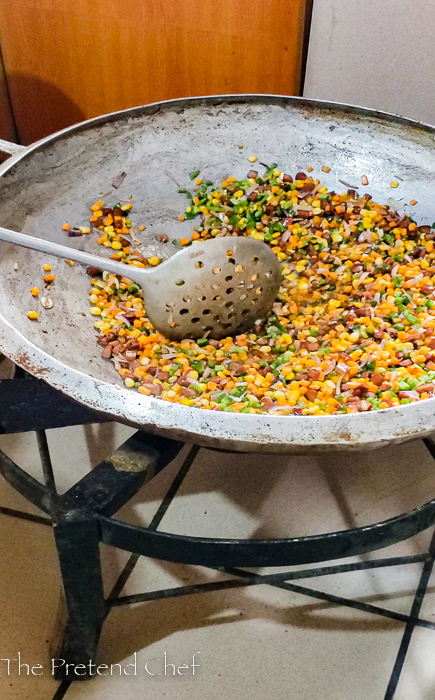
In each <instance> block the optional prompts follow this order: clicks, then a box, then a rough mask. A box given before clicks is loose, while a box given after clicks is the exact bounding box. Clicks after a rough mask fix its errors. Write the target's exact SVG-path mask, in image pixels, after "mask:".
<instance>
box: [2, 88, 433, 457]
mask: <svg viewBox="0 0 435 700" xmlns="http://www.w3.org/2000/svg"><path fill="white" fill-rule="evenodd" d="M239 144H243V146H244V148H243V150H240V149H239V148H238V145H239ZM0 148H1V145H0ZM8 148H9V147H8V145H4V144H3V150H5V149H8ZM13 149H15V153H16V154H15V155H13V157H12V158H10V159H9V160H8V161H7V162H6V163H5V164H3V166H2V167H1V168H0V225H2V226H5V227H8V228H12V229H16V230H18V231H24V232H26V233H29V234H33V235H35V236H40V237H45V238H48V239H50V240H53V241H57V242H65V235H64V233H63V232H62V230H61V227H62V224H63V223H64V221H69V222H70V223H73V224H79V223H81V220H82V221H83V222H85V221H86V217H87V214H88V211H87V207H86V204H89V203H90V201H92V200H93V199H94V198H95V197H97V196H98V195H99V194H100V193H105V192H107V191H109V190H111V189H112V188H111V183H112V181H113V179H114V178H115V176H116V175H118V174H119V173H120V172H122V171H125V172H126V173H127V178H126V179H125V181H124V183H123V184H122V185H121V187H120V188H119V189H118V190H117V191H116V192H117V194H116V195H114V197H115V198H116V199H118V198H126V197H127V196H128V195H129V194H132V195H133V196H134V200H133V201H134V207H135V208H134V218H135V219H136V220H138V221H141V222H143V223H146V225H147V230H146V235H145V236H144V248H145V250H146V252H148V253H150V252H151V251H152V252H158V254H161V255H168V254H170V252H171V250H172V251H174V248H173V247H172V246H171V245H170V243H169V244H161V243H159V242H158V241H157V238H156V237H157V235H158V234H159V233H166V234H169V236H171V237H177V238H178V237H180V236H181V235H184V234H185V233H186V234H187V233H188V231H190V225H189V223H188V222H186V223H185V224H180V223H179V222H178V221H177V216H178V214H179V213H180V211H182V209H183V206H184V204H185V201H184V199H183V196H182V195H180V194H178V193H177V187H176V185H175V183H174V181H177V182H178V183H180V184H181V185H186V184H188V182H189V181H188V175H187V173H188V172H189V171H192V170H198V169H200V170H201V174H202V175H203V176H205V177H206V178H207V179H210V180H220V179H221V178H222V177H224V176H225V175H228V174H229V173H234V174H235V175H238V176H243V175H244V174H245V173H246V171H247V170H248V169H249V168H250V167H251V166H250V163H249V162H248V157H249V156H250V155H251V154H255V155H257V156H258V158H259V160H260V161H262V162H264V163H271V162H273V161H274V162H278V163H279V164H280V165H282V167H283V168H285V170H287V171H288V172H295V171H298V170H301V169H303V168H306V167H307V166H308V165H311V166H312V167H313V168H314V174H316V175H317V174H319V173H320V169H321V167H322V166H323V165H329V166H330V167H331V168H332V169H331V172H330V173H329V174H325V173H322V178H323V179H324V181H325V182H326V184H328V185H329V186H330V187H332V188H334V189H337V190H338V191H340V190H341V189H342V188H343V187H344V185H342V184H340V183H339V182H338V181H339V180H340V179H341V180H344V181H345V182H348V183H350V184H352V185H358V184H360V182H361V179H360V178H361V175H363V174H364V175H367V177H368V179H369V183H370V184H369V187H368V188H367V189H368V191H370V192H371V193H373V194H374V196H375V197H377V198H379V200H380V201H386V200H387V199H388V198H389V197H391V196H392V193H394V196H395V197H396V198H399V197H403V198H404V200H403V201H406V202H409V201H410V200H411V199H416V200H418V202H419V204H418V208H417V212H418V214H417V215H418V218H419V220H420V221H421V222H422V223H432V221H433V220H434V219H435V129H433V128H431V127H429V126H425V125H422V124H418V123H416V122H411V121H409V120H406V119H401V118H399V117H395V116H391V115H386V114H380V113H377V112H374V111H370V110H364V109H360V108H355V107H348V106H345V105H337V104H328V103H322V102H314V101H309V100H304V99H299V98H289V97H279V96H269V95H242V96H240V95H239V96H224V97H206V98H193V99H182V100H173V101H170V102H162V103H158V104H153V105H147V106H145V107H138V108H135V109H131V110H127V111H124V112H118V113H115V114H110V115H108V116H104V117H99V118H97V119H93V120H90V121H88V122H84V123H83V124H79V125H77V126H74V127H71V128H69V129H66V130H64V131H62V132H59V133H58V134H55V135H53V136H50V137H48V138H46V139H43V140H42V141H40V142H38V143H36V144H34V145H32V146H30V147H28V148H24V149H22V150H20V151H19V152H17V151H16V149H17V147H16V146H12V145H11V149H10V150H13ZM391 180H398V181H399V182H400V188H399V189H398V190H391V189H390V186H389V183H390V181H391ZM80 217H82V219H81V220H80ZM183 227H184V228H183ZM68 242H69V243H70V244H71V245H75V246H78V247H83V248H84V249H87V250H88V251H93V252H95V245H96V243H95V239H93V240H92V239H91V237H89V236H86V237H83V238H80V239H68ZM165 251H166V252H165ZM0 258H1V259H0V299H1V305H0V350H2V351H3V352H4V353H5V354H6V355H8V356H9V357H10V358H11V359H12V360H13V361H14V362H16V363H17V364H18V365H20V366H22V367H24V368H25V369H27V370H28V371H29V372H31V373H32V374H33V375H35V376H37V377H41V378H42V379H44V380H45V381H47V382H48V383H50V384H51V385H52V386H54V387H56V388H58V389H60V390H61V391H63V392H64V393H65V394H68V395H69V396H71V397H72V398H74V399H76V400H77V401H80V402H81V403H83V404H85V405H87V406H89V407H91V408H94V409H97V410H99V411H102V412H104V413H106V414H109V415H110V416H113V418H114V419H116V420H119V421H121V422H124V423H128V424H130V425H133V426H137V427H138V428H146V429H147V430H151V431H154V432H161V433H163V432H164V433H166V434H168V435H170V436H173V437H177V438H182V439H184V440H188V441H192V442H196V443H198V444H202V445H210V446H214V447H219V448H225V449H231V450H238V451H265V452H299V453H301V452H315V451H324V450H335V449H342V450H343V449H345V450H349V449H362V448H368V447H371V448H372V447H378V446H381V445H385V444H387V443H392V442H401V441H404V440H409V439H411V438H413V437H417V436H421V435H424V434H426V433H428V432H430V431H432V430H434V429H435V399H430V400H427V401H421V402H419V403H416V404H409V405H405V406H403V407H401V408H400V409H395V408H390V409H386V410H382V411H376V412H371V413H361V414H356V415H339V416H319V417H314V416H303V417H302V416H301V417H299V416H269V415H250V414H242V415H237V417H236V418H235V417H234V415H233V414H231V413H223V412H222V413H221V412H216V411H206V410H200V409H197V408H190V407H187V406H182V405H178V404H171V403H168V402H164V401H161V400H159V399H155V398H152V397H148V396H142V395H140V394H138V393H136V392H133V391H129V390H127V389H124V388H121V389H120V388H117V387H116V386H115V385H116V384H117V382H118V381H119V380H118V375H117V373H116V371H115V369H114V367H113V366H112V365H111V364H110V363H108V362H106V361H104V360H103V359H101V357H100V350H99V348H97V346H96V343H95V331H94V329H93V323H92V317H91V316H90V315H89V313H88V308H89V305H88V290H89V278H88V277H87V276H86V274H85V272H84V270H82V269H80V268H79V267H78V266H76V267H73V268H71V267H69V266H68V265H67V264H65V263H64V262H63V261H58V260H55V259H54V258H53V259H51V260H48V259H47V256H43V255H41V254H39V253H36V252H33V251H29V250H24V249H17V248H13V247H12V246H10V245H8V244H1V247H0ZM44 262H50V263H51V264H52V266H53V271H54V273H55V274H56V277H57V278H56V283H55V285H54V287H53V289H52V290H51V292H50V296H51V297H52V298H53V301H54V308H53V309H52V310H50V311H46V312H44V313H43V314H41V318H40V321H39V322H38V323H31V322H30V321H29V320H28V319H27V310H28V309H29V308H30V307H29V305H30V303H31V297H30V293H29V289H30V287H32V286H34V285H37V284H38V283H39V284H40V282H41V278H42V264H43V263H44ZM16 267H18V269H17V270H16V269H14V268H16Z"/></svg>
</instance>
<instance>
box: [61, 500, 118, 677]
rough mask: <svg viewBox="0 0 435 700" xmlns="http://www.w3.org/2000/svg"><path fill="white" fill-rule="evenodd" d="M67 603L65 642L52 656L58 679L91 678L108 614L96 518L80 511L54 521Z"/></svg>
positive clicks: (66, 514)
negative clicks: (106, 612) (91, 670)
mask: <svg viewBox="0 0 435 700" xmlns="http://www.w3.org/2000/svg"><path fill="white" fill-rule="evenodd" d="M54 534H55V539H56V546H57V552H58V557H59V565H60V570H61V575H62V582H63V590H64V595H65V603H66V615H67V619H66V626H65V631H64V637H63V642H62V644H61V646H60V648H59V649H58V650H56V651H55V653H54V655H53V656H52V668H53V670H54V675H55V678H56V679H57V680H64V679H68V680H84V679H86V678H89V675H90V663H92V662H93V661H94V660H95V655H96V651H97V646H98V642H99V638H100V634H101V629H102V626H103V622H104V617H105V602H104V592H103V580H102V575H101V566H100V551H99V536H98V526H97V523H96V521H95V520H94V519H93V518H92V517H90V516H87V515H86V514H85V513H83V512H81V511H69V512H66V513H63V514H59V515H58V516H57V518H56V522H55V523H54Z"/></svg>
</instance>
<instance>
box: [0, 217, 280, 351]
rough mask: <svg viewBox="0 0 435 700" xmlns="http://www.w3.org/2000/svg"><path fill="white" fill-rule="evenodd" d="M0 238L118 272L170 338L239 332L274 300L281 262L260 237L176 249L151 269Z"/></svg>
mask: <svg viewBox="0 0 435 700" xmlns="http://www.w3.org/2000/svg"><path fill="white" fill-rule="evenodd" d="M0 240H3V241H7V242H9V243H14V244H16V245H20V246H23V247H25V248H31V249H32V250H38V251H40V252H42V253H48V254H49V255H55V256H56V257H58V258H64V259H69V260H74V261H75V262H78V263H81V264H82V265H88V266H92V267H97V268H98V269H100V270H107V271H108V272H113V273H115V275H122V276H123V277H127V278H128V279H131V280H133V281H134V282H136V283H137V284H139V285H140V286H141V287H142V289H143V290H144V301H145V305H146V313H147V316H148V318H149V319H150V320H151V322H152V323H153V325H154V326H155V328H157V329H158V330H159V331H160V332H161V333H162V334H163V335H165V336H166V337H168V338H171V339H173V340H181V339H182V338H201V337H203V336H204V335H206V336H207V337H210V338H221V337H223V336H227V335H234V334H236V333H243V332H244V331H247V330H249V329H250V328H252V326H253V325H254V324H255V321H257V320H259V319H263V318H265V317H266V316H267V314H268V312H269V311H270V309H271V307H272V304H273V303H274V301H275V300H276V297H277V294H278V290H279V286H280V283H281V267H280V264H279V262H278V259H277V257H276V255H275V254H274V253H273V252H272V251H271V250H270V248H269V247H268V246H267V245H266V244H265V243H262V242H261V241H256V240H255V239H253V238H247V237H235V236H232V237H220V238H215V239H213V240H208V241H203V242H201V243H196V244H195V245H192V246H189V247H188V248H185V249H184V250H181V251H179V252H178V253H175V255H173V256H171V257H170V258H169V259H168V260H166V261H165V262H163V263H162V264H160V265H158V266H157V267H151V268H139V267H135V266H133V265H124V264H123V263H120V262H116V261H115V260H109V259H106V258H101V257H99V256H98V255H92V254H90V253H85V252H84V251H81V250H76V249H75V248H70V247H69V246H63V245H59V244H58V243H52V242H51V241H47V240H44V239H42V238H36V237H33V236H28V235H26V234H23V233H17V232H16V231H10V230H8V229H5V228H0Z"/></svg>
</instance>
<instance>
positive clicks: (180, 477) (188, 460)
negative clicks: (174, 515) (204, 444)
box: [148, 445, 201, 530]
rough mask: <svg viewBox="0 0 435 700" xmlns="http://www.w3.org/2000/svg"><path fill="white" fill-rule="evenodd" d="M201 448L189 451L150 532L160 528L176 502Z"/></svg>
mask: <svg viewBox="0 0 435 700" xmlns="http://www.w3.org/2000/svg"><path fill="white" fill-rule="evenodd" d="M200 449H201V448H200V447H199V446H198V445H193V446H192V447H191V449H190V451H189V454H188V455H187V456H186V459H185V460H184V462H183V464H182V465H181V467H180V469H179V471H178V473H177V476H176V477H175V479H174V481H173V482H172V484H171V485H170V487H169V489H168V491H167V493H166V495H165V496H164V498H163V500H162V502H161V503H160V506H159V507H158V509H157V512H156V514H155V515H154V517H153V519H152V520H151V522H150V524H149V527H148V530H157V528H158V527H159V525H160V523H161V522H162V520H163V518H164V516H165V514H166V512H167V510H168V508H169V506H170V505H171V503H172V501H173V500H174V498H175V496H176V494H177V491H178V489H179V488H180V486H181V484H182V483H183V481H184V479H185V478H186V476H187V472H188V471H189V469H190V467H191V466H192V464H193V462H194V461H195V459H196V457H197V455H198V452H199V450H200Z"/></svg>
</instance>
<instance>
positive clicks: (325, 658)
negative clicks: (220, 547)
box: [66, 586, 409, 700]
mask: <svg viewBox="0 0 435 700" xmlns="http://www.w3.org/2000/svg"><path fill="white" fill-rule="evenodd" d="M261 589H262V590H260V588H259V589H255V592H253V591H252V590H251V589H246V590H237V591H234V590H233V591H224V592H222V591H221V592H214V593H210V594H207V595H203V596H192V597H188V598H183V599H177V600H176V599H172V600H160V601H153V602H151V603H146V604H143V605H139V606H133V607H131V608H126V609H121V608H120V609H117V610H115V611H114V612H113V613H111V615H110V617H109V620H108V622H107V628H106V630H105V635H104V639H103V641H102V645H101V649H100V654H99V663H102V664H103V663H104V664H107V665H110V664H111V663H121V664H122V666H123V667H124V668H125V664H127V663H129V662H131V661H132V660H133V658H134V657H133V654H134V652H135V651H137V652H138V653H137V675H136V676H132V677H130V678H128V677H126V676H125V675H124V676H123V677H119V676H116V675H114V676H111V677H107V678H97V679H96V680H93V681H92V682H91V683H90V684H88V685H87V686H86V688H85V687H84V686H83V685H78V684H74V685H73V686H72V688H71V689H70V690H69V692H68V694H67V696H66V697H67V700H81V698H89V699H92V700H100V698H101V699H102V698H107V697H110V698H111V700H112V699H114V700H115V699H117V698H121V697H122V698H123V699H124V700H130V698H131V700H133V699H134V700H137V698H138V697H145V696H147V697H152V698H153V699H154V700H159V699H160V698H162V699H163V698H168V697H174V696H176V697H177V698H179V699H180V700H183V699H186V700H187V698H189V700H196V699H197V698H198V700H199V699H201V700H202V699H203V698H204V697H207V698H210V699H211V700H215V699H216V700H217V699H218V698H219V700H220V699H221V698H225V699H226V700H248V698H249V700H263V699H264V697H265V696H266V695H267V696H268V697H272V698H276V699H277V700H281V699H282V700H284V699H285V700H288V698H291V699H292V700H318V699H319V700H381V698H382V697H383V691H384V689H385V687H386V683H387V680H388V677H389V674H390V672H391V668H392V665H393V662H394V657H395V653H396V648H397V646H398V643H399V640H400V637H401V633H402V626H401V625H400V623H396V622H393V621H390V620H383V619H380V620H379V621H378V622H377V624H376V625H374V624H373V622H372V621H371V620H370V619H369V618H368V616H367V615H365V614H362V613H358V612H354V611H352V612H351V613H349V612H344V613H343V614H342V617H341V618H337V619H334V620H332V621H331V620H329V621H328V623H327V624H325V625H324V626H322V628H321V629H319V628H318V624H317V622H315V623H314V624H313V621H312V617H311V613H310V612H308V614H307V611H306V609H307V606H308V610H310V606H311V601H310V599H308V598H305V597H304V596H299V595H295V594H292V593H288V592H286V591H279V590H277V589H270V588H269V587H265V586H262V587H261ZM164 652H166V654H167V661H168V662H172V663H175V664H176V665H179V664H189V663H191V661H190V660H191V657H192V654H193V653H194V652H200V653H199V654H198V655H197V657H196V660H197V661H198V662H199V663H200V664H201V667H200V668H199V669H197V674H196V675H195V676H192V675H189V676H186V677H185V678H181V677H179V676H178V675H177V676H176V677H173V676H168V675H166V676H165V675H164V666H163V662H162V661H152V662H151V663H150V664H149V666H148V668H149V670H151V671H154V672H161V673H162V675H161V676H157V677H151V676H150V675H148V674H147V672H146V670H145V669H144V664H145V663H146V661H148V660H150V659H164ZM115 670H116V669H115ZM130 670H131V671H132V672H133V670H134V669H130ZM362 688H364V690H363V691H362ZM361 693H363V694H361ZM408 700H409V699H408Z"/></svg>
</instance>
